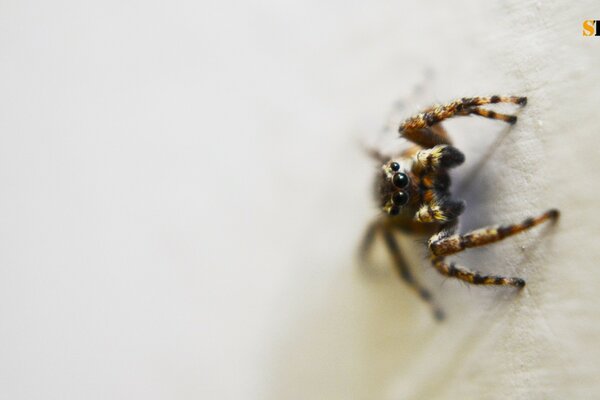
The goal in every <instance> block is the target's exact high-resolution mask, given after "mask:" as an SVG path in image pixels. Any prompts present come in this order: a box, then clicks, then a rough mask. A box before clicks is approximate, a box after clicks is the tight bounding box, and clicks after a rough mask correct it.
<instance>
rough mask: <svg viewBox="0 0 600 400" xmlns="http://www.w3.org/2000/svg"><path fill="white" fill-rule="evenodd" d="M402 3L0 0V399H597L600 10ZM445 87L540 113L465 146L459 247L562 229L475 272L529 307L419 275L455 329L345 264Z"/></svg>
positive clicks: (480, 258) (470, 258)
mask: <svg viewBox="0 0 600 400" xmlns="http://www.w3.org/2000/svg"><path fill="white" fill-rule="evenodd" d="M395 3H399V2H378V3H377V4H373V3H369V4H368V5H367V3H364V5H350V4H348V3H347V2H337V3H332V2H330V3H323V2H318V1H313V2H308V3H307V2H304V3H302V5H297V4H296V3H294V4H291V3H290V4H281V3H279V2H273V3H272V4H268V3H262V2H258V3H245V2H236V3H226V2H219V3H218V5H210V4H206V3H205V4H201V3H199V2H192V1H188V2H185V1H184V2H177V3H176V4H169V5H168V6H167V5H166V3H164V4H162V3H159V2H155V1H145V2H133V1H126V2H110V1H109V2H96V3H94V2H88V3H87V4H84V3H81V2H75V1H68V0H67V1H58V2H51V3H50V2H42V1H29V2H28V1H24V2H23V1H19V2H17V1H3V2H2V6H1V8H2V13H1V14H0V26H1V27H2V32H3V33H2V35H0V49H1V50H2V51H1V52H0V53H1V54H2V55H1V56H0V72H1V76H2V77H3V79H2V80H0V92H1V93H2V94H3V95H2V97H1V98H0V109H2V110H3V111H2V115H1V116H0V127H1V131H2V134H1V135H0V185H1V187H2V196H0V221H2V223H1V224H0V275H1V276H0V315H1V316H2V324H0V398H7V399H31V398H45V399H54V398H61V399H65V398H70V399H75V398H87V399H94V398H113V399H131V398H145V399H155V398H200V397H201V398H215V399H217V398H218V399H249V398H257V399H258V398H261V399H262V398H272V399H282V398H285V399H352V398H354V399H398V398H402V399H444V398H478V399H504V398H508V397H509V398H511V399H537V398H540V399H541V398H543V399H565V398H595V397H600V386H599V384H598V383H597V377H598V376H599V375H600V362H599V361H598V360H600V342H599V341H598V338H599V337H600V325H599V323H598V321H599V319H598V311H597V310H598V305H599V304H600V269H598V267H597V265H596V263H595V261H597V260H598V259H599V258H600V257H599V256H600V253H599V250H598V244H597V243H598V237H600V231H599V227H600V221H599V218H598V213H597V210H596V207H597V205H598V200H597V198H598V195H599V193H600V188H599V187H598V185H599V183H598V182H599V179H600V176H599V175H600V172H599V171H600V152H599V149H600V147H599V146H598V144H597V143H596V140H595V139H596V137H597V135H598V133H597V129H598V128H597V120H596V117H597V113H598V111H597V110H598V105H599V104H600V91H599V90H597V85H598V82H599V81H600V73H599V72H598V71H599V69H598V66H599V65H600V38H583V37H582V36H581V22H582V21H583V20H584V19H590V18H595V17H598V16H599V15H600V7H599V6H598V2H597V1H580V2H577V4H569V3H567V2H566V1H552V2H534V1H506V2H505V1H492V2H460V1H459V2H451V3H448V2H432V1H425V2H419V6H416V5H413V6H410V7H408V6H400V5H397V4H395ZM215 4H216V3H215ZM428 69H429V70H431V71H433V75H434V78H431V79H429V80H428V81H427V82H426V87H427V89H426V92H427V93H428V94H427V96H425V99H423V101H426V99H431V100H437V101H445V100H449V99H453V98H455V97H457V96H459V97H460V96H463V95H489V94H518V95H526V96H528V97H529V105H528V106H527V108H526V109H524V110H523V111H522V112H521V113H520V120H519V123H518V124H517V125H516V126H515V127H514V128H513V129H510V130H508V129H505V127H504V126H503V125H502V124H499V123H497V122H494V121H481V120H477V119H468V120H467V119H463V120H461V121H457V122H453V123H451V124H448V128H449V130H451V132H452V134H453V136H454V137H455V138H456V142H457V144H458V146H460V147H461V148H462V149H464V150H465V153H466V155H467V163H466V164H465V166H463V167H461V168H460V169H459V170H458V171H457V174H458V175H457V177H456V178H457V181H458V185H457V188H458V187H460V186H461V185H460V182H462V183H463V184H464V183H465V182H468V183H469V186H468V188H466V189H465V190H464V191H463V193H462V196H463V198H465V199H466V200H467V201H468V208H467V213H466V216H465V220H464V224H463V227H464V228H473V227H477V226H480V225H485V224H489V223H496V222H511V221H518V220H520V219H522V218H523V217H526V216H529V215H531V214H533V213H537V212H539V211H542V210H545V209H547V208H549V207H557V208H559V209H561V210H562V211H563V217H562V219H561V221H560V223H559V225H558V226H556V227H554V228H547V227H543V228H541V229H536V230H535V231H533V232H530V233H527V234H525V235H522V236H519V237H516V238H514V239H511V240H510V241H506V242H503V243H501V244H498V245H495V246H493V247H489V248H486V249H479V250H473V251H471V252H469V253H465V254H464V255H461V256H460V257H459V259H460V260H461V262H462V263H464V264H465V265H469V266H471V267H473V268H477V269H480V270H482V271H486V272H491V271H493V272H498V273H500V272H503V273H506V274H511V275H512V274H518V275H519V276H522V277H524V278H525V279H527V281H528V286H527V288H526V289H525V290H524V291H523V292H522V293H521V294H515V292H513V291H511V290H508V291H507V290H489V289H481V288H467V287H465V286H464V285H461V284H459V283H457V282H454V281H449V280H446V281H444V280H443V279H442V278H441V277H439V276H438V275H436V273H435V272H434V271H432V269H431V268H430V267H428V266H427V265H426V264H425V263H423V261H422V255H421V254H418V252H411V254H410V257H411V259H412V261H413V264H414V265H415V266H416V267H415V268H416V269H417V271H418V273H419V275H420V276H421V277H422V279H424V281H425V282H426V283H427V285H428V286H429V287H431V288H432V290H433V291H434V293H435V295H436V296H437V298H438V299H440V301H442V302H443V304H444V307H445V309H446V310H447V313H448V320H447V321H446V322H444V323H443V324H436V323H435V322H433V320H432V318H431V316H430V315H429V312H428V310H427V308H426V307H425V306H424V305H423V304H422V303H421V302H420V301H419V300H418V299H417V298H416V297H415V296H414V295H413V293H411V292H410V291H409V290H407V289H406V288H405V286H403V285H402V283H401V282H399V281H398V280H397V279H396V277H395V276H394V275H393V274H391V273H387V275H386V273H383V276H380V277H375V278H373V279H367V278H365V277H364V276H362V275H361V274H359V273H358V272H357V266H356V262H355V259H354V255H355V248H356V244H357V242H358V241H359V239H360V237H361V234H362V230H363V227H364V226H365V224H366V223H367V221H368V220H369V218H371V217H372V216H374V215H375V214H376V212H377V210H376V209H375V208H374V207H373V204H372V201H371V196H370V194H371V193H370V186H371V178H372V177H371V175H372V172H373V166H372V165H371V164H370V162H369V160H367V159H366V158H365V157H364V155H363V154H362V153H361V150H360V142H364V141H369V140H370V139H369V138H372V137H373V135H374V134H376V132H378V126H379V125H378V124H380V123H383V121H384V120H385V118H386V113H387V111H388V110H389V108H390V105H391V104H392V103H393V102H394V101H395V100H397V99H398V98H400V97H404V96H407V95H408V94H409V93H411V91H412V88H413V86H414V85H415V84H416V83H418V82H420V81H422V78H423V75H424V71H426V70H428ZM416 103H418V101H417V102H416ZM416 103H414V104H413V103H410V104H407V107H408V108H409V109H413V110H416V109H417V107H418V106H419V105H418V104H416ZM422 105H426V104H421V106H422ZM413 107H414V108H413ZM373 127H374V128H373ZM406 243H407V245H408V246H409V247H410V248H416V247H417V246H415V243H414V242H412V241H411V240H410V239H407V240H406ZM376 258H377V259H378V260H379V261H380V262H379V263H378V264H380V265H381V266H383V265H384V264H385V260H384V259H383V255H382V254H379V256H378V257H376ZM421 265H422V267H421ZM382 270H384V271H386V269H385V268H382Z"/></svg>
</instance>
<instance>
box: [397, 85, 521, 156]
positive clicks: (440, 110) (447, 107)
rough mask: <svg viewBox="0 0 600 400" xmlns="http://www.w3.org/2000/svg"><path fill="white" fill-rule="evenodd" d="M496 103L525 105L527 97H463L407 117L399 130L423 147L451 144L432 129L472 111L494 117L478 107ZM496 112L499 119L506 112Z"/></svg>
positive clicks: (508, 117) (509, 117) (509, 118)
mask: <svg viewBox="0 0 600 400" xmlns="http://www.w3.org/2000/svg"><path fill="white" fill-rule="evenodd" d="M495 103H513V104H518V105H520V106H524V105H525V104H527V98H526V97H517V96H509V97H505V96H490V97H463V98H462V99H459V100H454V101H452V102H450V103H447V104H444V105H437V106H433V107H430V108H428V109H427V110H425V111H423V112H421V113H419V114H417V115H415V116H413V117H410V118H408V119H406V120H405V121H404V122H403V123H402V124H400V127H399V129H398V131H399V133H400V134H401V135H402V136H403V137H405V138H406V139H408V140H410V141H412V142H414V143H416V144H418V145H420V146H423V147H432V146H435V145H437V144H449V142H448V141H447V139H448V138H447V137H446V138H444V137H442V136H441V135H439V133H436V132H435V131H433V130H432V129H431V128H432V127H433V126H434V125H436V124H439V123H440V122H442V121H443V120H445V119H448V118H452V117H455V116H462V115H466V114H471V113H473V114H476V115H482V116H484V117H487V118H493V117H491V116H490V112H489V111H487V110H482V109H479V108H478V107H479V106H482V105H486V104H495ZM475 110H477V111H475ZM494 114H496V118H497V119H503V117H504V114H498V113H495V112H494V113H492V115H494ZM507 119H508V121H507V122H511V121H512V118H511V116H507ZM515 121H516V119H515ZM512 123H514V122H512Z"/></svg>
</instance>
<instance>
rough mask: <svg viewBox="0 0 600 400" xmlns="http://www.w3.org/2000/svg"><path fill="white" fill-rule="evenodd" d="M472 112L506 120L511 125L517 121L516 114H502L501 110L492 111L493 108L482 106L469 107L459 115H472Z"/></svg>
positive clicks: (485, 116)
mask: <svg viewBox="0 0 600 400" xmlns="http://www.w3.org/2000/svg"><path fill="white" fill-rule="evenodd" d="M470 114H475V115H479V116H481V117H484V118H489V119H498V120H500V121H504V122H506V123H508V124H511V125H514V124H515V123H516V122H517V116H516V115H508V114H501V113H499V112H496V111H492V110H486V109H485V108H480V107H475V108H469V109H468V110H465V111H463V112H461V113H459V115H470Z"/></svg>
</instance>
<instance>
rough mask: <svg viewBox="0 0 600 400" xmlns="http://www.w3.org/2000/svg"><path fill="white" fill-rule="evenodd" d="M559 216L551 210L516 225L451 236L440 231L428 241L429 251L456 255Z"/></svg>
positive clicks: (435, 253)
mask: <svg viewBox="0 0 600 400" xmlns="http://www.w3.org/2000/svg"><path fill="white" fill-rule="evenodd" d="M559 215H560V213H559V211H558V210H555V209H552V210H548V211H546V212H545V213H543V214H541V215H539V216H537V217H535V218H527V219H525V220H524V221H522V222H520V223H518V224H511V225H503V226H499V227H490V228H481V229H476V230H474V231H471V232H469V233H466V234H464V235H458V234H456V235H452V234H448V232H445V231H441V232H440V233H438V234H437V235H434V236H432V237H431V239H429V250H430V251H431V254H433V255H434V256H446V255H449V254H454V253H458V252H461V251H463V250H465V249H468V248H471V247H479V246H484V245H486V244H490V243H494V242H498V241H500V240H502V239H505V238H507V237H509V236H512V235H516V234H518V233H521V232H524V231H526V230H528V229H531V228H533V227H534V226H536V225H539V224H541V223H543V222H544V221H555V220H556V219H557V218H558V217H559Z"/></svg>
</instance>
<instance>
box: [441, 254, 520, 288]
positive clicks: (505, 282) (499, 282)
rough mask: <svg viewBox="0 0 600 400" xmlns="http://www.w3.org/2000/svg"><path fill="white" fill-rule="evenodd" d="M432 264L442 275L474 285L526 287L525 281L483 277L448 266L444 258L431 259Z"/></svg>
mask: <svg viewBox="0 0 600 400" xmlns="http://www.w3.org/2000/svg"><path fill="white" fill-rule="evenodd" d="M431 263H432V264H433V266H434V268H435V269H436V270H438V272H439V273H441V274H442V275H445V276H448V277H452V278H457V279H460V280H461V281H465V282H468V283H471V284H473V285H496V286H514V287H518V288H522V287H524V286H525V281H524V280H523V279H521V278H516V277H506V276H499V275H482V274H480V273H479V272H476V271H471V270H469V269H467V268H465V267H462V266H457V265H456V264H454V263H450V264H448V263H447V262H446V260H445V258H444V257H435V256H434V257H432V258H431Z"/></svg>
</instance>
